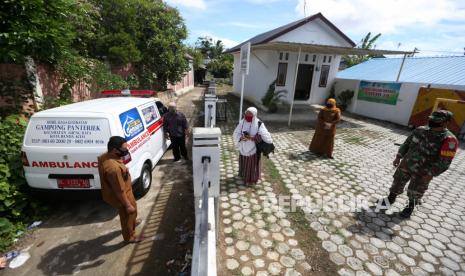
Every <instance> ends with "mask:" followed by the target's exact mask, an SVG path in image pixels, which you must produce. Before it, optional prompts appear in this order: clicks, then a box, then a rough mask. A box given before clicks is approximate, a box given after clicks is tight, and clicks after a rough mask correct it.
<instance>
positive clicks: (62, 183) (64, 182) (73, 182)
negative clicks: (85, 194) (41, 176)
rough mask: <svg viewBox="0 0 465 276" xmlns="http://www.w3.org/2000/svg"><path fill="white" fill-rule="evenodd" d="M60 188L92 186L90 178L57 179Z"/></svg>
mask: <svg viewBox="0 0 465 276" xmlns="http://www.w3.org/2000/svg"><path fill="white" fill-rule="evenodd" d="M57 183H58V188H60V189H64V188H90V181H89V179H57Z"/></svg>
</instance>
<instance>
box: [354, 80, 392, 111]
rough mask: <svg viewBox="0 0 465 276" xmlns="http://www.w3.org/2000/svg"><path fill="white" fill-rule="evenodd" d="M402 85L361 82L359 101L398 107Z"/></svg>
mask: <svg viewBox="0 0 465 276" xmlns="http://www.w3.org/2000/svg"><path fill="white" fill-rule="evenodd" d="M400 86H401V83H397V82H369V81H360V87H359V89H358V96H357V99H359V100H362V101H368V102H375V103H382V104H390V105H396V104H397V98H398V97H399V91H400Z"/></svg>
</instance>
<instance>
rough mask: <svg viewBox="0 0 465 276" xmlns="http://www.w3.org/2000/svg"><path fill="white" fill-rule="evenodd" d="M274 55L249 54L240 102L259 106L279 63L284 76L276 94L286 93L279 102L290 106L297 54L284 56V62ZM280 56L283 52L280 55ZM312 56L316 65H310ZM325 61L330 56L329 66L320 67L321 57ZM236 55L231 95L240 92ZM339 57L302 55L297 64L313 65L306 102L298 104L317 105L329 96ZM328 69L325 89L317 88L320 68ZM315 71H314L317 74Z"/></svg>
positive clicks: (275, 52) (270, 52) (236, 55)
mask: <svg viewBox="0 0 465 276" xmlns="http://www.w3.org/2000/svg"><path fill="white" fill-rule="evenodd" d="M279 53H280V52H278V51H271V50H256V51H252V54H251V56H250V67H249V74H248V75H247V76H246V77H245V85H244V98H246V99H248V100H249V101H252V102H255V103H261V99H262V97H263V96H264V95H265V94H266V92H267V90H268V87H269V85H270V84H271V82H273V81H274V80H275V79H276V78H277V74H278V64H279V63H280V62H285V63H287V64H288V65H287V74H286V83H285V85H284V86H276V91H280V90H285V91H287V93H286V95H285V97H283V98H282V100H283V101H285V102H287V103H290V102H291V99H292V95H293V90H294V80H295V74H296V64H297V58H298V52H288V53H289V59H288V60H279ZM283 53H284V54H285V53H286V52H283ZM306 55H308V61H305V56H306ZM313 55H316V61H315V62H313ZM324 56H326V59H327V60H328V59H329V56H331V57H332V58H331V59H332V60H331V62H326V63H323V57H324ZM239 57H240V55H239V53H235V54H234V73H233V88H234V91H235V93H237V94H240V91H241V72H240V62H239ZM340 60H341V57H340V56H338V55H324V54H314V53H306V52H302V53H301V57H300V64H313V65H314V72H313V75H312V76H309V77H311V78H312V86H311V92H310V98H309V99H308V100H307V101H300V102H298V103H309V104H314V103H317V104H321V103H323V102H324V100H325V99H326V97H327V95H328V94H329V89H330V87H331V84H332V82H333V80H334V78H335V76H336V73H337V69H338V67H339V63H340ZM322 64H324V65H330V71H329V75H328V82H327V85H326V87H319V81H320V74H321V65H322ZM317 68H318V70H317Z"/></svg>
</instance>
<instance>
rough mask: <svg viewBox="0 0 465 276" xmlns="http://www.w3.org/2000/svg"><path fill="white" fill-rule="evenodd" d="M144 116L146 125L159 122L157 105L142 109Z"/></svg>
mask: <svg viewBox="0 0 465 276" xmlns="http://www.w3.org/2000/svg"><path fill="white" fill-rule="evenodd" d="M141 111H142V116H143V117H144V120H145V124H146V125H150V124H152V123H154V122H155V121H157V120H158V118H159V117H158V114H157V111H156V109H155V105H154V104H153V103H152V104H150V105H148V106H144V107H142V108H141Z"/></svg>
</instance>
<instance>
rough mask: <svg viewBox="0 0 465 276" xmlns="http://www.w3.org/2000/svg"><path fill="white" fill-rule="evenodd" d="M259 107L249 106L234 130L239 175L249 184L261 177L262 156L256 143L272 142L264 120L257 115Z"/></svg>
mask: <svg viewBox="0 0 465 276" xmlns="http://www.w3.org/2000/svg"><path fill="white" fill-rule="evenodd" d="M257 112H258V111H257V109H256V108H255V107H249V108H248V109H247V110H246V111H245V114H244V119H242V120H241V121H240V122H239V124H238V125H237V127H236V129H235V130H234V134H233V140H234V145H235V146H236V148H237V149H238V150H239V152H240V155H239V176H241V177H242V178H243V179H244V182H245V183H246V184H247V185H250V184H256V183H257V181H258V180H259V179H260V176H261V171H260V156H258V154H257V147H256V143H258V142H260V141H265V142H266V143H272V142H273V140H272V138H271V134H270V133H269V132H268V130H267V129H266V127H265V124H264V123H263V122H261V123H260V126H259V122H260V120H259V119H258V117H257Z"/></svg>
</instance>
